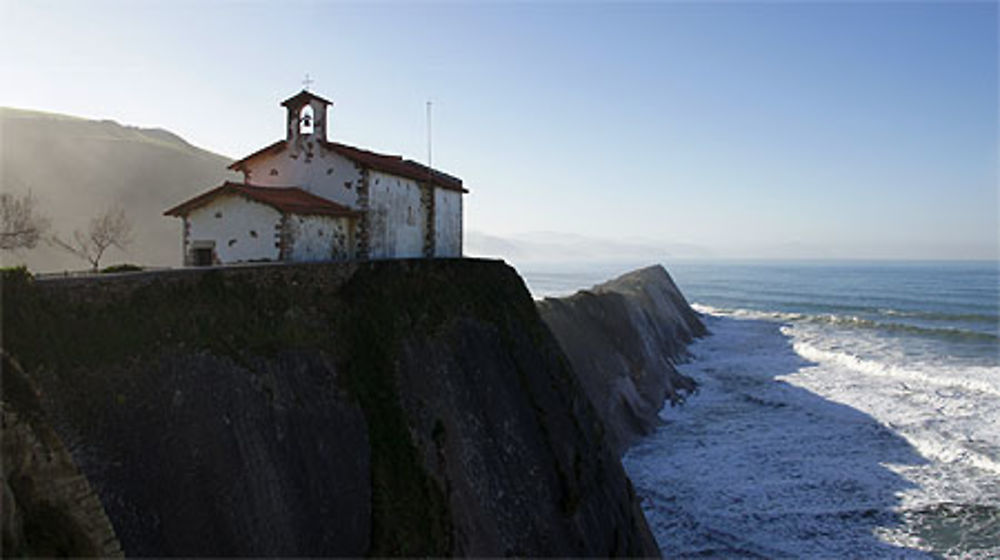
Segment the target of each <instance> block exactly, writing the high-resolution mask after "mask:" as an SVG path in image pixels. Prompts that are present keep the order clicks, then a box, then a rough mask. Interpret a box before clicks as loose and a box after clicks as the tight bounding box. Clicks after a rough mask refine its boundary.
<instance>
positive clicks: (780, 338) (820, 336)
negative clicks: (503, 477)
mask: <svg viewBox="0 0 1000 560" xmlns="http://www.w3.org/2000/svg"><path fill="white" fill-rule="evenodd" d="M694 307H695V309H696V310H697V311H699V312H700V313H703V314H705V319H706V321H707V323H708V326H709V329H710V330H711V331H712V332H713V333H715V334H714V336H711V337H709V338H706V339H703V340H701V341H699V342H697V343H695V344H694V345H693V346H692V347H691V351H692V354H693V355H694V360H693V361H692V362H691V363H689V364H685V365H682V366H681V370H682V371H683V372H684V373H686V374H687V375H690V376H692V377H693V378H695V379H696V380H697V381H698V382H699V384H700V390H699V393H698V394H697V395H696V396H694V397H692V398H691V399H689V400H688V401H687V404H686V405H685V406H683V407H668V408H665V409H664V410H663V412H662V413H661V415H662V416H663V417H664V419H665V420H666V421H667V422H668V424H667V425H666V426H664V427H663V428H662V429H661V430H659V431H658V432H657V433H656V434H655V435H654V436H652V437H650V438H648V439H647V440H645V441H644V442H642V443H641V444H640V445H638V446H637V447H635V448H633V450H631V451H630V452H629V453H628V454H627V455H626V457H625V460H624V463H625V466H626V468H627V469H628V471H629V474H630V476H631V477H632V478H633V481H634V482H635V483H636V486H637V488H638V491H639V494H640V495H641V496H643V497H644V502H643V508H644V510H645V511H646V513H647V517H648V518H649V519H650V523H651V526H652V528H653V530H654V533H655V534H656V536H657V539H658V541H659V543H660V546H661V549H662V550H663V552H664V554H665V555H666V556H668V557H670V556H693V555H705V554H708V555H722V556H754V555H760V556H810V557H815V556H820V557H831V556H834V557H843V556H850V557H859V556H868V557H886V556H904V557H910V556H913V557H922V556H924V555H925V554H926V553H927V552H928V551H933V552H935V553H938V554H944V555H945V556H949V557H951V556H973V557H989V556H1000V536H998V537H997V538H996V539H994V540H992V541H989V539H987V540H988V541H989V542H988V543H987V544H986V545H983V544H982V543H980V544H977V545H976V547H977V548H976V547H974V548H972V549H969V548H967V547H966V548H962V547H961V546H958V547H954V548H947V547H944V548H942V545H940V543H935V542H933V541H934V539H933V537H928V536H927V535H926V534H924V533H923V532H921V531H922V529H921V530H918V529H917V528H915V527H916V525H915V523H917V521H914V520H915V519H923V517H926V516H927V515H946V513H928V514H923V513H921V514H920V515H917V514H915V513H914V514H911V513H910V512H917V511H923V509H922V508H931V509H930V510H928V511H932V512H937V511H938V510H935V509H933V508H934V507H936V506H938V505H940V504H970V505H975V506H976V507H980V506H983V507H1000V430H998V429H997V426H1000V390H998V387H997V380H998V379H1000V370H998V368H996V367H987V366H981V365H976V364H969V363H964V362H961V361H954V360H952V361H949V359H947V357H943V358H941V359H937V360H936V361H935V360H933V359H930V358H928V357H927V356H917V357H914V355H913V353H912V352H910V353H907V352H906V351H904V350H903V349H901V348H900V347H898V345H897V344H896V342H897V339H895V338H893V337H885V338H881V339H879V338H876V337H866V336H864V334H865V333H863V332H860V331H858V330H857V329H855V330H852V329H851V326H850V325H842V326H843V328H839V327H840V326H841V325H839V324H838V323H837V322H836V321H826V322H824V323H822V324H820V323H817V322H816V321H813V320H811V318H812V317H814V316H808V315H805V314H797V313H781V312H765V311H753V310H745V309H721V308H716V307H711V306H706V305H697V304H696V305H695V306H694ZM959 511H964V510H961V509H960V508H959ZM947 515H964V514H961V513H958V514H956V513H954V512H951V511H950V510H949V512H948V513H947ZM970 515H971V514H970ZM921 516H923V517H921ZM927 525H928V526H936V525H934V523H930V522H928V523H927ZM987 527H988V529H989V527H993V526H991V525H990V526H987ZM988 529H987V530H988ZM990 543H992V544H990ZM962 546H965V545H962Z"/></svg>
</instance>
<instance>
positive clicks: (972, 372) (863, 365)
mask: <svg viewBox="0 0 1000 560" xmlns="http://www.w3.org/2000/svg"><path fill="white" fill-rule="evenodd" d="M786 334H792V333H791V332H787V333H786ZM792 348H793V349H794V350H795V353H796V354H798V355H799V356H802V357H803V358H805V359H807V360H810V361H813V362H819V363H831V362H832V363H834V364H836V365H839V366H842V367H845V368H848V369H850V370H853V371H856V372H859V373H865V374H868V375H874V376H879V377H891V378H895V379H899V380H900V381H904V382H906V381H909V382H911V383H919V384H921V385H924V386H935V387H958V388H961V389H965V390H969V391H977V392H980V393H985V394H989V395H994V396H1000V388H998V387H997V384H996V382H995V381H991V380H990V379H991V377H995V376H996V375H997V368H990V367H981V366H968V367H962V368H956V370H955V371H953V372H951V373H952V374H951V375H942V374H940V373H938V374H937V375H932V374H929V373H927V372H926V371H923V370H920V369H915V368H908V367H903V366H899V365H895V364H888V363H884V362H879V361H876V360H870V359H865V358H862V357H860V356H856V355H854V354H851V353H850V352H844V351H838V350H826V349H823V348H820V347H818V346H816V345H813V344H811V343H810V342H808V341H804V340H795V341H794V342H793V343H792Z"/></svg>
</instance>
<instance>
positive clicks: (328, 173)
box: [326, 167, 333, 175]
mask: <svg viewBox="0 0 1000 560" xmlns="http://www.w3.org/2000/svg"><path fill="white" fill-rule="evenodd" d="M326 174H327V175H333V168H332V167H331V168H329V169H327V170H326Z"/></svg>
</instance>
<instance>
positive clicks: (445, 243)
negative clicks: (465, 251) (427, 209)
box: [434, 188, 462, 257]
mask: <svg viewBox="0 0 1000 560" xmlns="http://www.w3.org/2000/svg"><path fill="white" fill-rule="evenodd" d="M434 256H436V257H461V256H462V193H460V192H457V191H450V190H446V189H441V188H435V189H434Z"/></svg>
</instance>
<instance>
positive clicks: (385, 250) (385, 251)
mask: <svg viewBox="0 0 1000 560" xmlns="http://www.w3.org/2000/svg"><path fill="white" fill-rule="evenodd" d="M368 189H369V190H368V200H369V207H370V209H371V210H370V212H371V214H370V221H369V243H370V251H371V253H370V254H371V258H373V259H386V258H389V259H391V258H396V259H403V258H413V257H421V256H423V251H424V232H425V231H427V209H426V208H424V207H423V205H422V204H421V203H420V186H419V185H418V184H417V182H416V181H413V180H411V179H405V178H402V177H397V176H395V175H389V174H387V173H381V172H377V171H373V172H372V173H371V175H370V177H369V182H368Z"/></svg>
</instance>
